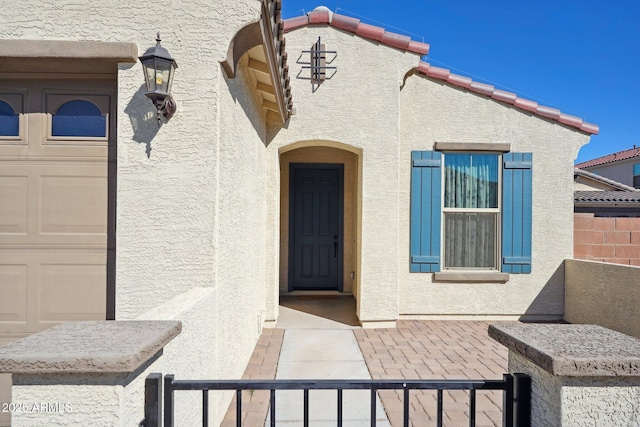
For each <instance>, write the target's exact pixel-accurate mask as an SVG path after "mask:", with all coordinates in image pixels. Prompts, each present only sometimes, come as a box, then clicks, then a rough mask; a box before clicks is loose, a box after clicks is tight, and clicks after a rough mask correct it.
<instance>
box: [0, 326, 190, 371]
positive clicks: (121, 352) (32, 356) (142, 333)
mask: <svg viewBox="0 0 640 427" xmlns="http://www.w3.org/2000/svg"><path fill="white" fill-rule="evenodd" d="M181 330H182V323H181V322H179V321H96V322H68V323H63V324H60V325H57V326H54V327H52V328H50V329H47V330H45V331H42V332H39V333H37V334H34V335H31V336H28V337H26V338H23V339H21V340H18V341H15V342H13V343H10V344H8V345H6V346H4V347H0V373H1V372H6V373H13V374H45V373H48V374H54V373H67V374H69V373H71V374H74V373H100V374H104V373H131V372H134V371H135V370H136V369H137V368H139V367H140V366H142V365H143V364H144V363H145V362H147V361H148V360H149V359H151V358H152V357H153V356H155V355H156V354H157V353H158V352H159V351H160V350H162V348H163V347H164V346H166V345H167V344H168V343H169V342H170V341H171V340H172V339H173V338H175V337H176V336H177V335H178V334H179V333H180V332H181Z"/></svg>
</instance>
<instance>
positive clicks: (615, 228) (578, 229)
mask: <svg viewBox="0 0 640 427" xmlns="http://www.w3.org/2000/svg"><path fill="white" fill-rule="evenodd" d="M573 235H574V239H573V257H574V258H576V259H585V260H592V261H601V262H609V263H614V264H625V265H637V266H640V218H597V217H594V215H593V214H590V213H576V214H574V222H573Z"/></svg>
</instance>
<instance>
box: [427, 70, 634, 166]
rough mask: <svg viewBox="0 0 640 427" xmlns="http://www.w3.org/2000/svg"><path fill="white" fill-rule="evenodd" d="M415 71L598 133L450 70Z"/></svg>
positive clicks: (587, 125)
mask: <svg viewBox="0 0 640 427" xmlns="http://www.w3.org/2000/svg"><path fill="white" fill-rule="evenodd" d="M416 71H417V72H418V73H419V74H423V75H425V76H426V77H431V78H434V79H438V80H442V81H445V82H446V83H449V84H451V85H453V86H458V87H462V88H464V89H468V90H470V91H472V92H476V93H479V94H481V95H486V96H489V97H491V98H492V99H495V100H497V101H500V102H504V103H505V104H510V105H513V106H514V107H517V108H520V109H522V110H525V111H530V112H532V113H533V114H535V115H537V116H541V117H545V118H548V119H551V120H554V121H557V122H559V123H562V124H564V125H567V126H571V127H573V128H576V129H578V130H580V131H582V132H585V133H589V134H592V135H594V134H597V133H598V132H599V128H598V125H594V124H592V123H587V122H585V121H583V120H582V119H581V118H580V117H576V116H570V115H568V114H564V113H562V112H561V111H560V110H558V109H555V108H551V107H545V106H543V105H538V103H537V102H535V101H531V100H528V99H524V98H520V97H519V96H517V95H516V94H515V93H511V92H505V91H503V90H499V89H496V88H494V87H493V86H491V85H488V84H485V83H480V82H475V81H473V80H472V79H470V78H468V77H464V76H460V75H458V74H453V73H451V71H450V70H447V69H445V68H440V67H433V66H432V65H431V64H429V63H428V62H424V61H421V62H420V64H419V65H418V67H417V68H416ZM638 152H639V155H640V149H638ZM577 167H580V165H578V166H577Z"/></svg>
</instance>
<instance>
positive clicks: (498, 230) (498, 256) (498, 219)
mask: <svg viewBox="0 0 640 427" xmlns="http://www.w3.org/2000/svg"><path fill="white" fill-rule="evenodd" d="M441 153H442V167H441V171H440V173H441V178H440V183H441V184H440V191H441V194H440V260H441V261H440V271H441V272H443V273H446V272H452V273H453V272H455V273H476V272H477V273H500V272H501V268H502V262H501V261H502V171H503V162H502V154H503V152H502V151H488V150H451V149H448V150H442V151H441ZM452 154H470V155H482V154H490V155H495V156H496V158H497V163H498V165H497V166H498V187H497V189H496V191H497V200H498V207H497V208H451V207H446V206H445V197H444V196H445V186H446V156H447V155H452ZM447 213H493V214H495V236H494V237H495V240H494V241H495V251H494V266H493V267H487V268H483V267H447V266H446V262H445V261H446V257H445V253H446V246H445V239H446V233H445V229H446V221H445V215H446V214H447Z"/></svg>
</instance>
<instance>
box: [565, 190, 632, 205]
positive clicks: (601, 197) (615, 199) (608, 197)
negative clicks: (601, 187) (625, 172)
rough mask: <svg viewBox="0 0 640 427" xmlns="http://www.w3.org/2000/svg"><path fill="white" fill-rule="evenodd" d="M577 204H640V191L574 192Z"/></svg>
mask: <svg viewBox="0 0 640 427" xmlns="http://www.w3.org/2000/svg"><path fill="white" fill-rule="evenodd" d="M573 200H574V202H576V203H633V204H640V191H574V192H573Z"/></svg>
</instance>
